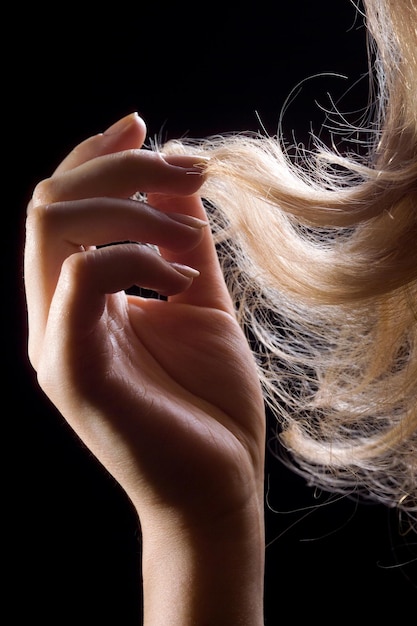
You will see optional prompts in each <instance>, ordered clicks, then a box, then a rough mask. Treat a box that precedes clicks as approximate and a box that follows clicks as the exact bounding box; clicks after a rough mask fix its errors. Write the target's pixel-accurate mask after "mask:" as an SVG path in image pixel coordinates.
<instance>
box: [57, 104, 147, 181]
mask: <svg viewBox="0 0 417 626" xmlns="http://www.w3.org/2000/svg"><path fill="white" fill-rule="evenodd" d="M145 137H146V126H145V122H144V121H143V120H142V118H140V117H139V116H138V115H137V113H132V114H130V115H126V117H123V118H122V119H121V120H118V121H117V122H116V123H115V124H113V125H112V126H110V128H108V129H107V130H106V131H105V132H104V133H102V134H99V135H94V136H93V137H89V138H88V139H86V140H85V141H83V142H82V143H80V144H79V145H78V146H76V147H75V148H74V150H72V152H70V153H69V155H68V156H67V157H66V158H65V159H64V160H63V161H62V163H61V164H60V165H59V166H58V167H57V169H56V170H55V172H54V174H53V175H54V176H56V175H58V174H62V173H63V172H66V171H68V170H71V169H73V168H74V167H77V166H78V165H81V164H82V163H85V162H86V161H89V160H90V159H93V158H94V157H97V156H101V155H104V154H111V153H112V152H121V151H122V150H129V149H131V148H141V147H142V145H143V142H144V141H145Z"/></svg>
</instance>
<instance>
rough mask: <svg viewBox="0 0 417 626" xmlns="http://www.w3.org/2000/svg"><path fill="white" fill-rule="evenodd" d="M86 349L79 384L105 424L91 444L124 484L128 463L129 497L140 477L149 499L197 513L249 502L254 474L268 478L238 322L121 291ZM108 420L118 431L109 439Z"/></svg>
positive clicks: (253, 380) (257, 398)
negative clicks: (132, 482) (264, 473)
mask: <svg viewBox="0 0 417 626" xmlns="http://www.w3.org/2000/svg"><path fill="white" fill-rule="evenodd" d="M110 309H111V313H110ZM83 343H84V348H83V356H82V358H81V361H82V363H83V366H82V369H80V367H79V366H78V367H77V368H75V371H77V372H78V375H79V381H78V383H77V384H78V385H79V386H82V387H84V392H83V398H84V399H85V397H87V396H89V397H90V400H91V404H92V406H94V407H95V410H97V408H99V412H98V419H99V421H100V424H99V426H98V428H97V426H96V425H95V424H94V421H91V420H90V422H89V426H90V427H91V426H93V428H92V430H91V431H90V433H84V437H83V438H84V439H88V440H89V447H91V449H92V450H93V451H95V452H96V453H97V456H98V457H99V458H101V459H102V460H103V462H104V464H105V465H106V466H107V467H108V468H109V469H110V471H111V472H112V473H113V474H114V475H115V477H116V478H117V479H119V480H120V477H119V476H118V464H119V462H120V459H122V466H123V475H124V478H123V480H124V482H125V484H124V486H125V488H126V490H127V491H128V492H131V493H132V494H136V492H137V490H138V485H137V476H138V470H139V475H141V476H143V479H144V480H143V487H144V489H145V492H146V493H145V494H144V497H145V498H146V499H147V500H149V501H150V502H151V503H152V504H155V505H161V504H163V505H164V506H176V507H177V506H179V503H180V506H181V508H182V509H187V508H188V513H190V514H191V513H192V514H193V515H198V514H200V509H202V508H206V509H207V512H208V511H209V512H210V513H211V514H213V515H218V514H220V509H222V508H225V509H229V508H236V507H239V506H240V505H241V503H242V501H243V500H245V499H247V498H248V497H249V494H248V493H247V492H246V490H247V488H248V487H249V488H250V489H253V487H254V484H253V483H252V482H251V480H250V479H249V478H248V476H253V478H254V480H255V481H256V480H257V478H258V479H259V476H262V463H263V447H264V440H263V429H264V425H263V421H264V418H263V403H262V397H261V393H260V389H259V383H258V379H257V374H256V370H255V366H254V362H253V358H252V355H251V354H250V351H249V348H248V346H247V343H246V340H245V339H244V337H243V334H242V332H241V330H240V328H239V327H238V325H237V323H236V321H235V319H234V318H233V316H232V315H230V314H229V313H226V312H224V311H219V310H216V309H214V308H209V307H196V306H192V305H188V304H183V303H176V302H169V301H168V302H164V301H160V300H143V299H138V298H136V297H132V296H130V297H129V298H128V299H126V297H125V296H124V295H123V294H117V295H116V296H111V297H110V298H109V302H108V312H107V315H106V316H103V317H102V320H101V323H100V325H99V326H97V327H96V331H95V333H94V336H91V337H90V343H88V344H86V343H85V342H83ZM94 344H95V346H94ZM103 346H106V348H105V350H104V351H103ZM76 358H77V359H80V353H79V350H78V349H77V355H76ZM115 414H117V415H118V418H117V420H115V417H114V416H115ZM103 416H104V417H105V421H107V424H108V427H109V428H110V431H111V433H110V436H108V437H106V438H103V432H105V431H106V428H104V430H103ZM84 428H85V426H84ZM97 432H99V433H100V436H99V440H98V441H97V440H95V438H96V433H97ZM118 447H119V449H120V454H119V455H118V454H115V451H116V449H117V448H118ZM126 463H128V464H131V469H132V476H133V480H134V484H133V485H132V486H131V487H130V485H129V484H126ZM123 480H121V481H120V482H122V484H123ZM249 485H250V486H249ZM222 495H223V497H222ZM250 495H252V494H250ZM214 503H215V507H216V510H213V505H214Z"/></svg>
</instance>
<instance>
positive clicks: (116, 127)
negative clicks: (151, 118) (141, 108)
mask: <svg viewBox="0 0 417 626" xmlns="http://www.w3.org/2000/svg"><path fill="white" fill-rule="evenodd" d="M138 117H139V115H138V114H137V113H130V114H129V115H126V116H125V117H122V119H121V120H118V121H117V122H116V123H115V124H112V125H111V126H110V127H109V128H108V129H107V130H105V131H104V133H103V135H119V134H120V133H122V132H123V131H124V130H125V129H126V128H128V127H129V126H130V125H131V124H132V122H134V121H136V120H137V119H138Z"/></svg>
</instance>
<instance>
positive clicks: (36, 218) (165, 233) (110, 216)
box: [25, 198, 206, 363]
mask: <svg viewBox="0 0 417 626" xmlns="http://www.w3.org/2000/svg"><path fill="white" fill-rule="evenodd" d="M205 224H206V222H204V221H202V220H198V219H195V218H194V219H193V218H187V216H184V215H175V214H171V215H168V214H164V213H161V212H160V211H157V210H155V209H153V208H152V207H150V206H148V205H146V204H145V203H143V202H137V201H135V200H129V199H127V200H123V199H111V198H92V199H87V200H78V201H71V202H61V203H55V204H53V205H48V206H46V207H45V206H36V207H32V208H31V210H30V212H29V214H28V218H27V223H26V246H25V287H26V296H27V308H28V318H29V330H30V332H29V354H30V358H31V360H32V363H34V362H35V361H36V360H37V355H38V353H39V350H40V346H41V345H42V342H43V335H44V332H45V327H46V325H47V320H48V316H49V308H50V304H51V301H52V298H53V295H54V292H55V289H56V287H57V284H58V281H59V280H60V274H61V268H62V266H63V264H64V262H65V260H66V259H67V258H68V257H70V256H73V255H74V254H76V253H78V255H79V256H84V255H85V254H86V252H85V250H86V249H88V248H90V247H95V246H97V245H103V244H108V243H113V242H121V241H140V242H144V243H145V242H147V243H153V244H156V245H158V246H159V245H161V246H164V248H166V249H173V250H180V249H186V248H191V247H194V246H195V245H197V244H198V242H199V241H200V239H201V237H202V236H203V235H202V231H203V230H204V226H205ZM119 247H120V246H117V245H115V246H110V247H109V248H108V252H107V253H106V255H108V256H110V257H112V256H114V258H115V263H116V261H117V259H118V258H119V257H118V254H119ZM136 248H137V247H134V250H135V253H134V254H135V258H136V257H137V256H138V255H139V256H138V258H139V259H142V258H145V259H147V260H148V261H147V264H146V266H145V267H146V268H149V262H150V259H149V255H148V252H147V249H145V250H140V254H139V253H138V252H137V250H136ZM103 254H104V253H103ZM147 255H148V256H147ZM97 258H100V255H99V254H97ZM103 258H106V259H107V256H104V257H103ZM120 259H124V260H125V262H126V263H127V265H126V267H125V272H126V277H125V279H124V280H121V283H120V284H123V285H126V284H127V286H131V285H133V284H141V283H135V282H134V281H133V280H132V279H133V278H134V277H132V275H131V268H130V267H129V264H128V263H129V261H130V260H131V259H130V258H128V256H127V255H126V253H125V254H124V256H121V257H120ZM151 259H153V263H154V264H155V268H161V267H162V266H161V263H165V265H167V263H166V262H165V261H164V260H163V259H161V257H160V256H159V255H158V254H155V253H154V254H153V255H152V257H151ZM74 262H75V261H74ZM77 262H78V263H80V262H81V261H77ZM118 263H119V264H118V267H120V268H121V267H122V265H121V260H120V261H119V262H118ZM135 267H136V266H135ZM103 271H105V272H107V269H104V270H103ZM120 271H121V269H120ZM135 272H137V269H135ZM169 276H172V273H171V274H169ZM61 279H62V277H61ZM153 279H154V276H153V274H151V275H150V277H149V280H153ZM136 280H143V281H144V283H143V284H142V285H141V286H145V283H146V285H148V282H149V281H148V279H146V276H145V275H144V274H143V273H142V274H140V273H139V274H137V276H136ZM189 283H190V281H189V280H187V281H185V282H184V280H183V279H182V280H181V281H180V282H178V279H177V281H176V282H174V283H173V285H172V289H171V291H170V293H173V292H175V291H176V290H177V289H178V288H179V287H182V288H186V287H188V285H189ZM120 288H121V289H123V288H124V287H123V286H122V287H120ZM160 288H163V289H164V291H163V292H162V291H161V293H164V294H165V292H166V288H167V286H166V285H165V284H162V285H161V284H160V283H159V282H158V281H157V282H156V283H155V285H154V286H153V289H154V290H155V291H158V289H160Z"/></svg>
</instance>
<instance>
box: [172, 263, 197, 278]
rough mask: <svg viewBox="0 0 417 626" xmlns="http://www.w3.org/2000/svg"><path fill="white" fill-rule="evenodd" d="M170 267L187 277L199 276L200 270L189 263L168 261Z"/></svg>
mask: <svg viewBox="0 0 417 626" xmlns="http://www.w3.org/2000/svg"><path fill="white" fill-rule="evenodd" d="M170 265H171V267H173V269H174V270H176V271H177V272H178V273H179V274H182V275H183V276H186V277H187V278H197V276H200V272H199V271H198V270H196V269H194V268H193V267H190V266H189V265H182V264H181V263H174V262H171V263H170Z"/></svg>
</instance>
